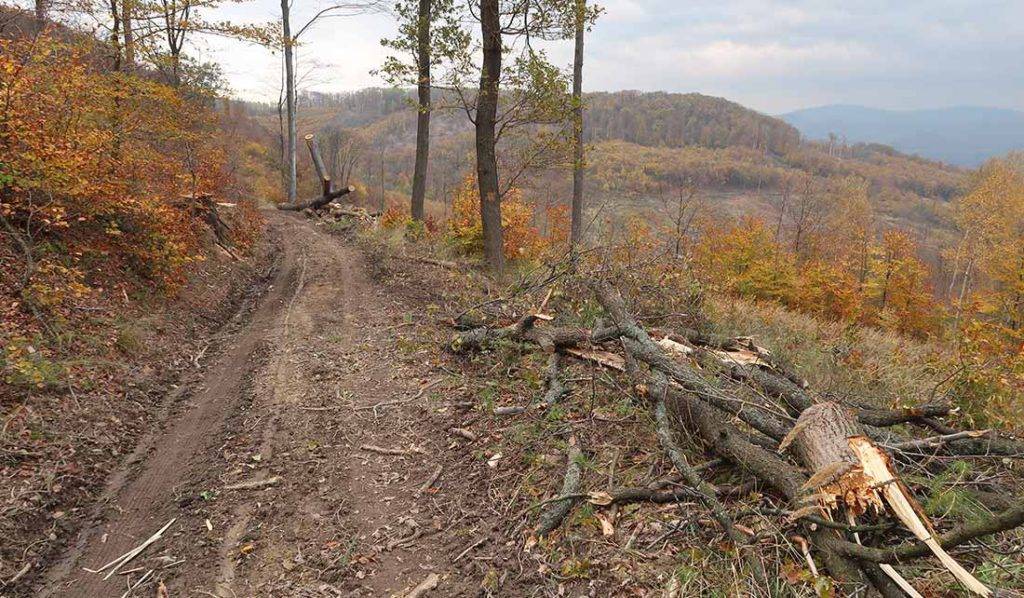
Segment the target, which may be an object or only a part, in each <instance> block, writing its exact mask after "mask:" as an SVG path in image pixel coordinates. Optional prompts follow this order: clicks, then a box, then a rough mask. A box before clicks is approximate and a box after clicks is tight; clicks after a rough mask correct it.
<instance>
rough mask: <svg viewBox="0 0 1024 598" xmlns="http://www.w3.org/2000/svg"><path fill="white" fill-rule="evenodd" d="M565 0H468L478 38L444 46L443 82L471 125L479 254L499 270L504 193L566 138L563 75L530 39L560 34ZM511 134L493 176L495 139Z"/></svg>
mask: <svg viewBox="0 0 1024 598" xmlns="http://www.w3.org/2000/svg"><path fill="white" fill-rule="evenodd" d="M566 2H567V0H539V1H536V2H521V1H515V0H471V1H470V2H468V4H467V7H466V12H467V13H468V19H467V20H470V21H472V22H475V23H477V24H478V25H479V27H480V30H479V31H480V34H479V37H478V38H473V40H472V41H471V38H470V37H469V36H467V35H463V36H462V37H461V38H460V39H459V40H455V41H457V42H458V43H454V44H451V45H450V46H449V47H448V48H447V49H446V51H447V52H449V54H448V55H447V56H445V58H446V60H448V62H449V63H450V64H451V68H450V69H449V72H448V73H447V75H446V76H445V78H444V81H443V85H444V86H445V87H446V88H447V89H449V90H450V92H451V93H452V94H453V96H454V97H455V98H456V99H457V103H458V104H459V106H460V107H461V108H462V109H463V110H464V111H465V113H466V116H467V117H468V118H469V120H470V121H471V122H472V123H473V125H474V127H475V145H476V180H477V188H478V190H479V194H480V215H481V220H482V228H483V248H484V256H485V258H486V260H487V263H488V265H489V266H490V267H491V268H492V269H494V270H496V271H499V272H500V271H502V270H503V269H504V259H505V258H504V254H503V252H502V247H503V242H502V215H501V200H502V196H503V195H504V194H505V193H507V192H508V191H509V190H511V189H512V188H514V186H515V183H516V181H517V180H518V178H519V177H520V176H522V175H523V173H524V172H526V171H527V169H529V168H531V167H534V166H537V165H539V164H542V163H550V160H551V157H552V155H554V154H556V153H557V151H556V148H558V147H559V146H561V145H564V141H565V138H566V135H565V132H566V131H565V128H566V127H565V124H566V123H567V122H568V118H567V117H568V114H569V112H570V108H571V106H570V102H569V101H568V100H569V94H568V88H569V86H568V79H567V77H566V76H565V74H564V73H563V72H562V71H561V70H560V69H558V68H557V67H555V66H553V65H552V64H551V63H550V62H549V61H548V59H547V56H546V54H545V53H544V52H543V51H542V50H537V49H535V48H533V47H532V46H531V44H530V40H531V39H538V38H539V39H551V38H557V37H559V36H560V32H562V31H564V28H563V26H562V24H563V23H562V20H563V17H564V15H565V14H566ZM435 47H436V44H435ZM477 55H479V56H480V62H479V64H477V63H476V56H477ZM474 82H475V84H474ZM524 131H529V133H528V134H522V133H523V132H524ZM516 132H518V133H520V135H519V136H518V138H517V139H516V140H515V142H514V143H513V142H507V143H506V144H505V145H506V146H507V147H506V150H507V151H506V156H505V161H504V162H505V163H504V166H505V171H506V172H505V173H504V175H503V176H500V177H499V152H498V144H499V141H501V140H503V139H505V140H508V139H510V138H512V137H514V136H515V135H514V134H515V133H516Z"/></svg>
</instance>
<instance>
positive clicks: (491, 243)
mask: <svg viewBox="0 0 1024 598" xmlns="http://www.w3.org/2000/svg"><path fill="white" fill-rule="evenodd" d="M498 11H499V0H481V1H480V33H481V37H482V39H483V65H482V66H483V68H481V69H480V93H479V95H478V98H477V106H476V176H477V185H478V188H479V190H480V219H481V221H482V224H483V235H484V256H485V257H486V259H487V263H488V265H490V267H491V269H492V270H495V271H497V272H501V271H503V270H504V268H505V256H504V253H503V252H502V245H503V242H502V231H501V195H500V194H499V192H498V155H497V152H496V150H495V144H496V141H497V140H496V139H495V131H496V127H497V118H498V85H499V82H500V79H501V49H502V48H501V22H500V20H499V12H498Z"/></svg>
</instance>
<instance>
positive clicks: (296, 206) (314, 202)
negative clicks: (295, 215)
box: [277, 185, 356, 212]
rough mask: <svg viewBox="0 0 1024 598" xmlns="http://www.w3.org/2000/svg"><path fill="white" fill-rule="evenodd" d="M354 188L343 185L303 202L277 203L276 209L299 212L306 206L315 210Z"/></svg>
mask: <svg viewBox="0 0 1024 598" xmlns="http://www.w3.org/2000/svg"><path fill="white" fill-rule="evenodd" d="M355 190H356V188H355V187H352V186H351V185H350V186H348V187H344V188H342V189H338V190H337V191H331V192H330V193H328V194H327V195H322V196H320V197H317V198H314V199H311V200H309V201H306V202H303V203H282V204H278V205H277V209H279V210H288V211H292V212H301V211H302V210H305V209H306V208H309V209H311V210H315V209H317V208H322V207H324V206H326V205H327V204H329V203H331V202H332V201H334V200H335V199H338V198H339V197H341V196H343V195H348V194H349V193H352V192H353V191H355Z"/></svg>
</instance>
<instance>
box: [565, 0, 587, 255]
mask: <svg viewBox="0 0 1024 598" xmlns="http://www.w3.org/2000/svg"><path fill="white" fill-rule="evenodd" d="M586 10H587V0H576V51H575V54H574V56H573V61H572V102H573V109H572V111H573V145H574V147H573V165H572V220H571V225H570V235H569V240H570V243H571V245H572V247H573V248H574V249H575V248H576V246H577V245H579V243H580V240H581V237H582V236H583V34H584V30H585V29H586Z"/></svg>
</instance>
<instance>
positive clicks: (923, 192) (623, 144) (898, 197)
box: [249, 89, 969, 234]
mask: <svg viewBox="0 0 1024 598" xmlns="http://www.w3.org/2000/svg"><path fill="white" fill-rule="evenodd" d="M437 95H438V96H440V97H439V98H437V104H438V105H444V104H445V103H446V102H445V98H444V97H443V95H442V94H437ZM413 98H414V92H412V91H410V90H402V89H364V90H360V91H355V92H348V93H338V94H319V93H310V94H303V95H302V96H300V99H299V104H300V106H299V131H300V134H305V133H310V132H315V131H319V133H320V135H321V146H322V147H323V148H324V151H325V153H327V156H326V158H327V161H328V162H329V164H328V167H329V168H330V169H331V171H332V173H333V174H334V175H335V178H338V179H339V180H343V179H344V180H347V179H348V177H349V176H351V177H353V181H354V182H356V184H357V185H358V184H360V183H362V184H363V185H364V187H365V188H366V192H367V193H368V194H369V196H371V197H379V196H380V195H381V193H380V188H381V187H382V186H383V187H385V188H386V190H387V192H388V193H389V194H391V195H390V196H393V197H394V198H395V199H396V200H400V199H401V198H402V197H404V196H405V195H406V194H407V193H408V189H409V186H410V185H411V177H410V173H411V172H412V161H413V154H414V149H415V143H414V142H415V132H416V118H415V109H414V107H413V103H412V101H413ZM586 108H587V112H586V121H585V122H586V124H585V132H586V137H587V140H588V142H589V144H590V150H589V154H588V159H587V169H588V174H587V178H588V181H589V185H588V188H587V192H588V195H589V196H590V197H591V200H592V202H591V205H598V204H601V203H602V202H606V201H608V202H613V203H615V204H616V205H618V206H620V207H624V209H625V208H628V207H629V206H633V205H643V204H650V203H652V202H654V203H657V202H660V201H664V199H665V197H667V196H669V195H671V194H672V193H673V192H674V191H673V189H677V188H678V187H680V186H682V185H694V186H697V187H699V188H700V189H701V190H702V191H703V192H705V193H706V194H707V196H708V197H709V198H712V199H711V203H712V204H715V205H717V206H718V208H720V209H721V210H723V211H728V212H731V213H750V214H758V213H760V214H764V213H766V212H770V211H771V210H772V209H773V208H772V206H773V205H774V204H775V203H777V202H778V198H779V196H780V195H782V194H787V193H792V192H793V190H794V189H803V190H805V191H806V192H808V193H817V194H823V193H826V192H827V190H828V189H830V188H833V187H836V186H841V185H844V184H847V183H848V182H849V180H850V179H851V178H852V179H858V180H862V181H864V183H866V185H867V187H868V193H869V195H870V198H871V201H872V203H873V205H874V207H875V209H876V211H877V213H878V214H879V215H880V216H881V217H883V218H885V219H887V220H889V221H892V222H894V223H901V225H903V226H906V227H910V228H914V229H916V230H919V231H922V234H930V233H928V232H927V231H935V230H941V229H943V228H948V222H949V214H948V209H947V202H948V200H950V199H952V198H953V197H954V196H956V195H957V194H959V193H960V192H961V191H962V189H963V188H964V185H965V183H966V180H967V176H968V174H969V172H968V171H966V170H963V169H961V168H958V167H955V166H950V165H947V164H942V163H939V162H935V161H931V160H927V159H925V158H921V157H917V156H911V155H908V154H905V153H902V152H900V151H897V150H896V149H894V148H892V147H889V146H887V145H882V144H878V143H846V142H844V141H842V140H837V141H835V142H833V143H829V142H823V141H814V140H805V139H801V134H800V132H799V131H798V130H797V128H796V127H794V126H792V125H790V124H788V123H786V122H784V121H782V120H780V119H779V118H775V117H772V116H768V115H765V114H761V113H759V112H756V111H754V110H751V109H749V108H746V107H744V106H741V105H739V104H737V103H735V102H731V101H728V100H725V99H722V98H715V97H710V96H705V95H701V94H696V93H690V94H673V93H661V92H657V93H642V92H637V91H620V92H614V93H603V92H602V93H591V94H587V96H586ZM249 109H250V110H251V111H252V112H253V113H257V114H259V115H261V116H259V118H258V120H259V121H260V122H262V123H264V126H265V127H266V129H267V132H268V133H270V134H272V135H275V136H276V135H279V134H280V133H279V127H280V122H281V121H280V120H279V118H278V115H277V114H276V106H271V105H266V104H264V105H252V104H250V105H249ZM472 131H473V130H472V124H471V123H470V122H469V120H468V119H467V118H466V114H465V113H464V112H462V111H461V110H458V109H448V110H438V111H436V112H435V114H434V117H433V121H432V126H431V162H430V172H429V174H428V196H429V197H430V198H431V199H432V200H433V201H437V202H440V203H445V202H447V201H448V200H449V199H450V195H451V193H452V190H453V189H454V187H455V186H456V185H457V184H458V183H459V181H460V180H461V178H462V177H463V176H465V175H467V174H469V173H471V172H472V171H473V161H472V155H473V132H472ZM303 158H304V156H303ZM569 163H570V161H569V159H568V157H566V160H565V163H564V164H563V165H561V166H555V167H552V168H549V169H546V170H544V171H537V172H533V173H532V174H531V175H530V176H526V177H521V178H520V179H519V182H518V183H517V184H518V185H519V186H520V187H521V188H522V191H523V193H524V195H525V196H526V197H527V198H532V199H535V200H536V201H539V202H543V203H545V204H550V203H558V202H561V201H564V200H565V199H566V198H568V197H569V196H570V193H571V192H570V185H569V183H570V180H571V177H569V176H566V173H567V169H568V164H569ZM310 180H312V179H310ZM382 181H383V184H382Z"/></svg>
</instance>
